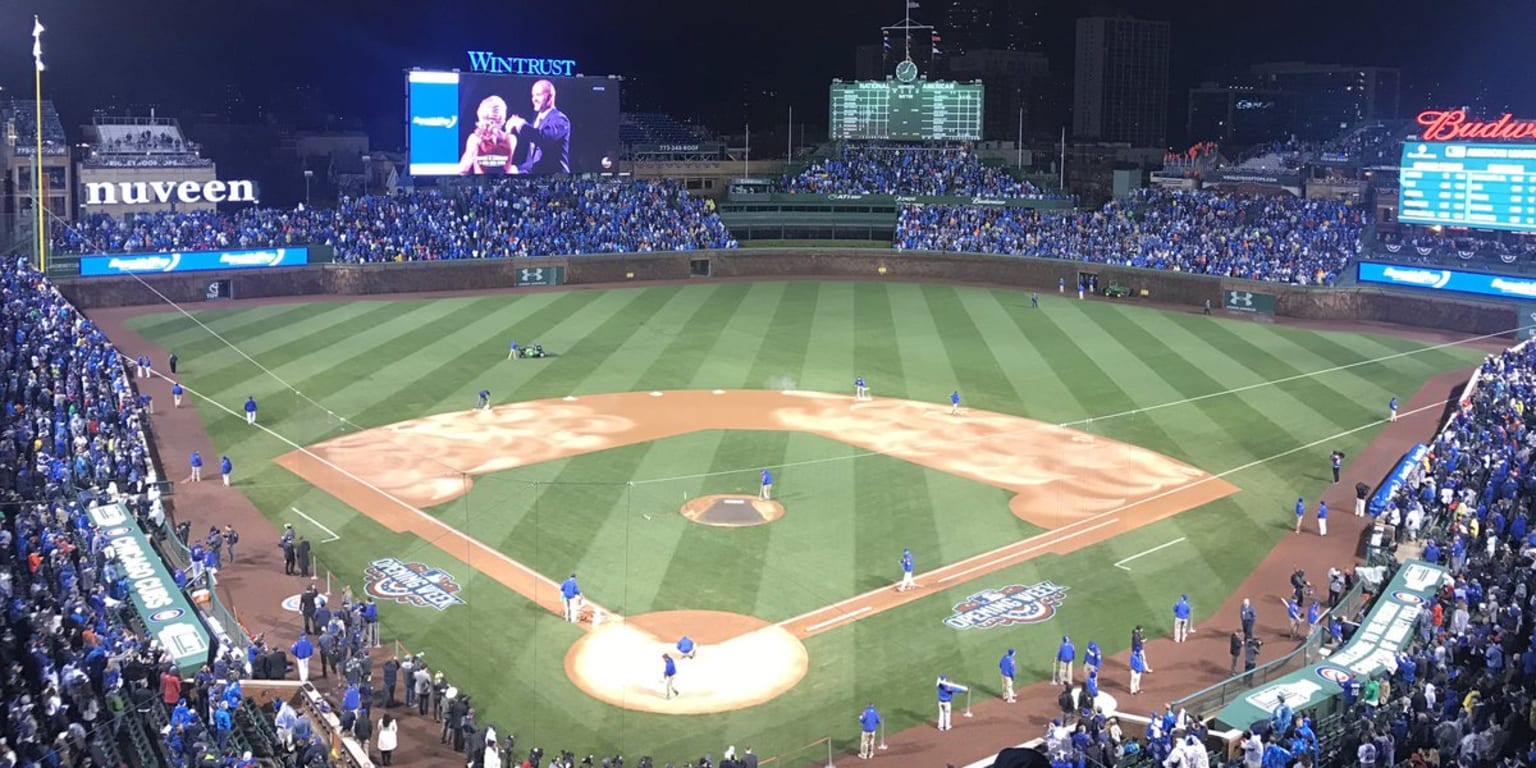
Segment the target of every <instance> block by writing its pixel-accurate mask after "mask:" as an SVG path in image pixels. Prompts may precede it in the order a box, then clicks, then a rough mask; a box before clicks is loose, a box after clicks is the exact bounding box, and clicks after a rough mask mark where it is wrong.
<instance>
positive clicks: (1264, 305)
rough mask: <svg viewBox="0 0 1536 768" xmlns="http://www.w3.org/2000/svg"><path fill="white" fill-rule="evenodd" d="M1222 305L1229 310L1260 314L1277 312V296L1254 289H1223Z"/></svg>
mask: <svg viewBox="0 0 1536 768" xmlns="http://www.w3.org/2000/svg"><path fill="white" fill-rule="evenodd" d="M1222 306H1223V307H1224V308H1226V310H1227V311H1228V312H1247V313H1250V314H1258V315H1273V314H1274V313H1275V297H1274V296H1272V295H1270V294H1267V293H1254V292H1253V291H1230V290H1229V291H1223V292H1222Z"/></svg>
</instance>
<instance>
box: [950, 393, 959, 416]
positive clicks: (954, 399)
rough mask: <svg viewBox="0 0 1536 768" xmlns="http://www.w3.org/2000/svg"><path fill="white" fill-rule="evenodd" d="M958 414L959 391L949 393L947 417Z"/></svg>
mask: <svg viewBox="0 0 1536 768" xmlns="http://www.w3.org/2000/svg"><path fill="white" fill-rule="evenodd" d="M958 413H960V390H958V389H957V390H955V391H954V392H951V393H949V415H951V416H954V415H956V414H958Z"/></svg>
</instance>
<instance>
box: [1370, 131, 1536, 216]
mask: <svg viewBox="0 0 1536 768" xmlns="http://www.w3.org/2000/svg"><path fill="white" fill-rule="evenodd" d="M1397 218H1398V220H1399V221H1402V222H1404V223H1407V224H1443V225H1447V226H1452V227H1468V228H1473V229H1507V230H1513V231H1518V232H1536V145H1532V144H1481V143H1471V142H1430V141H1422V142H1415V141H1409V142H1407V143H1405V144H1403V156H1402V167H1401V168H1400V169H1399V171H1398V206H1397Z"/></svg>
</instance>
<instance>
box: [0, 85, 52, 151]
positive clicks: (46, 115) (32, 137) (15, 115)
mask: <svg viewBox="0 0 1536 768" xmlns="http://www.w3.org/2000/svg"><path fill="white" fill-rule="evenodd" d="M7 122H9V123H11V124H12V125H14V126H16V145H15V147H14V148H13V149H14V151H15V153H16V154H18V155H21V156H23V157H31V156H32V154H33V153H34V152H36V151H37V147H36V144H37V102H35V101H31V100H23V99H11V100H10V101H9V102H6V103H5V105H4V108H0V124H4V123H7ZM67 154H69V139H68V138H67V137H66V136H65V135H64V122H63V121H62V120H60V119H59V113H58V111H57V110H55V109H54V106H53V102H51V101H48V100H46V99H45V100H43V155H44V156H58V155H67Z"/></svg>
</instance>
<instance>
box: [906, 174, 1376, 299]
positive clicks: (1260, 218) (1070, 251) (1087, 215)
mask: <svg viewBox="0 0 1536 768" xmlns="http://www.w3.org/2000/svg"><path fill="white" fill-rule="evenodd" d="M1365 222H1366V214H1365V213H1364V212H1363V211H1361V210H1359V209H1357V208H1353V207H1351V206H1349V205H1347V204H1345V203H1341V202H1336V201H1327V200H1306V199H1302V198H1297V197H1291V196H1248V195H1236V194H1226V193H1219V192H1211V191H1187V190H1163V189H1141V190H1137V191H1136V192H1135V193H1133V194H1132V195H1130V196H1128V197H1126V198H1124V199H1120V200H1113V201H1111V202H1109V203H1108V204H1106V205H1105V206H1104V207H1103V208H1101V209H1099V210H1097V211H1089V212H1078V213H1065V212H1063V213H1058V212H1051V211H1038V210H1035V209H1030V208H1008V207H1001V206H964V207H962V206H924V205H911V206H907V207H904V208H902V209H901V211H900V215H899V217H898V220H897V224H896V236H895V247H896V248H898V249H903V250H929V251H961V252H971V253H998V254H1009V255H1018V256H1035V257H1040V258H1055V259H1070V260H1075V261H1087V262H1096V263H1101V264H1119V265H1125V266H1132V267H1146V268H1151V269H1168V270H1175V271H1182V272H1194V273H1199V274H1208V275H1221V276H1225V277H1240V278H1247V279H1252V280H1266V281H1272V282H1281V283H1296V284H1301V285H1316V284H1328V283H1332V282H1333V281H1334V280H1336V279H1337V278H1338V276H1339V274H1340V273H1341V272H1342V271H1343V269H1344V267H1345V265H1347V264H1348V263H1349V261H1350V259H1352V258H1354V257H1356V256H1357V255H1358V254H1359V248H1360V235H1361V231H1362V229H1363V227H1364V226H1365Z"/></svg>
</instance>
